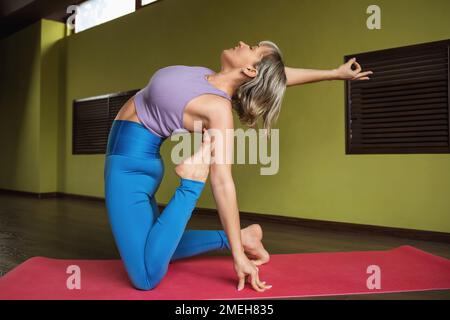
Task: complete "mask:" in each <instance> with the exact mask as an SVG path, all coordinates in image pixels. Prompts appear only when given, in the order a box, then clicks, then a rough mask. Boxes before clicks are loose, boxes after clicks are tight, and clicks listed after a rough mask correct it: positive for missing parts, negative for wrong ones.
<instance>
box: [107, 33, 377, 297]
mask: <svg viewBox="0 0 450 320" xmlns="http://www.w3.org/2000/svg"><path fill="white" fill-rule="evenodd" d="M354 62H355V61H354V60H353V61H349V62H348V63H347V64H345V65H342V66H341V67H340V68H339V69H335V70H331V71H326V70H309V69H293V68H288V67H285V66H284V63H283V60H282V53H281V51H280V50H279V48H278V47H277V46H276V45H275V44H274V43H273V42H270V41H262V42H260V43H259V44H258V45H257V46H252V47H250V46H248V45H247V44H245V43H244V42H242V41H240V42H239V45H238V46H236V47H235V48H230V49H227V50H224V51H223V52H222V54H221V65H222V68H221V72H219V73H214V72H213V71H212V70H211V69H208V68H205V67H191V66H181V65H176V66H169V67H165V68H162V69H159V70H158V71H157V72H156V73H155V74H154V75H153V77H152V78H151V80H150V82H149V83H148V85H147V86H146V87H145V88H143V89H142V90H140V91H139V92H138V93H137V94H136V95H135V96H134V97H133V98H131V99H130V100H129V101H128V102H127V103H126V104H125V105H124V106H123V107H122V108H121V110H120V111H119V113H118V114H117V116H116V118H115V119H114V121H113V125H112V127H111V131H110V133H109V137H108V146H107V152H106V161H105V171H104V178H105V201H106V207H107V212H108V216H109V219H110V223H111V227H112V231H113V235H114V238H115V241H116V244H117V247H118V250H119V253H120V255H121V258H122V260H123V262H124V265H125V269H126V271H127V273H128V275H129V277H130V279H131V282H132V283H133V285H134V286H135V287H136V288H137V289H141V290H150V289H153V288H155V287H156V286H157V285H158V284H159V283H160V282H161V280H162V279H163V277H164V275H165V274H166V273H167V269H168V265H169V263H170V262H171V261H174V260H177V259H181V258H184V257H190V256H194V255H198V254H201V253H205V252H208V251H212V250H218V249H228V250H231V252H232V256H233V259H234V269H235V271H236V273H237V276H238V279H239V282H238V290H241V289H243V287H244V285H245V280H246V278H247V276H249V282H250V283H251V285H252V287H253V288H254V289H255V290H256V291H259V292H262V291H265V290H267V289H269V288H270V287H271V286H268V285H267V284H266V283H265V282H264V281H261V280H260V279H259V275H258V267H257V266H258V265H261V264H264V263H267V262H268V261H269V254H268V252H267V251H266V250H265V249H264V246H263V245H262V242H261V240H262V230H261V227H260V226H259V225H258V224H253V225H250V226H248V227H247V228H244V229H242V230H240V222H239V211H238V207H237V201H236V192H235V186H234V182H233V178H232V174H231V165H230V164H229V163H226V162H225V161H216V162H215V163H210V159H211V156H215V153H216V151H217V150H215V147H214V146H215V144H214V141H213V140H212V139H211V138H210V136H209V133H208V131H207V130H206V129H215V130H216V131H217V130H218V131H219V132H222V133H223V136H225V132H226V130H227V129H233V115H232V110H233V109H234V110H235V111H236V112H237V114H238V115H239V118H240V120H241V121H242V122H243V123H245V124H247V125H248V126H250V127H254V126H255V125H256V122H257V121H258V119H262V120H263V125H264V128H265V129H267V130H268V131H267V132H268V133H269V134H270V128H271V125H272V123H273V122H275V121H276V119H277V118H278V115H279V112H280V107H281V101H282V98H283V95H284V92H285V89H286V87H287V86H290V85H296V84H301V83H308V82H314V81H320V80H325V79H327V80H331V79H354V80H356V79H360V80H365V79H368V77H366V75H367V74H368V73H370V72H366V73H360V71H361V68H360V66H359V65H358V64H357V66H358V69H356V70H355V71H353V70H351V65H352V64H353V63H354ZM194 121H201V124H202V132H203V142H202V145H201V147H200V148H199V150H198V151H197V152H196V153H195V154H194V155H192V156H191V157H189V158H187V159H185V160H184V161H183V162H182V163H180V164H179V165H177V166H176V167H175V172H176V174H177V175H178V176H179V177H180V184H179V186H178V187H177V189H176V190H175V193H174V195H173V197H172V198H171V200H170V201H169V203H168V204H167V206H166V207H165V209H164V210H163V212H161V213H160V212H159V210H158V206H157V202H156V199H155V193H156V191H157V190H158V187H159V185H160V183H161V179H162V177H163V174H164V164H163V161H162V159H161V156H160V153H159V151H160V147H161V144H162V143H163V142H164V141H165V139H166V138H167V137H169V136H170V135H172V134H173V133H175V132H177V131H184V132H185V131H188V132H194V131H195V129H196V128H194ZM232 150H233V144H232V141H230V143H226V144H224V145H223V150H222V154H223V155H225V157H226V155H230V154H232ZM208 174H210V180H211V186H212V191H213V195H214V198H215V201H216V203H217V208H218V211H219V216H220V219H221V222H222V225H223V227H224V230H185V227H186V225H187V223H188V221H189V219H190V217H191V214H192V211H193V209H194V208H195V205H196V203H197V200H198V198H199V197H200V195H201V192H202V190H203V188H204V186H205V182H206V179H207V177H208Z"/></svg>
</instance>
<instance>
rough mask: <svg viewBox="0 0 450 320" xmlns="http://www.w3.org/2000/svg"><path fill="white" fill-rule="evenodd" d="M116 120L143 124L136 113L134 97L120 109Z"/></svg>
mask: <svg viewBox="0 0 450 320" xmlns="http://www.w3.org/2000/svg"><path fill="white" fill-rule="evenodd" d="M114 120H128V121H134V122H137V123H141V121H140V120H139V118H138V116H137V113H136V105H135V104H134V96H133V97H131V98H130V99H128V101H127V102H125V104H124V105H123V106H122V107H121V108H120V110H119V112H118V113H117V115H116V117H115V118H114Z"/></svg>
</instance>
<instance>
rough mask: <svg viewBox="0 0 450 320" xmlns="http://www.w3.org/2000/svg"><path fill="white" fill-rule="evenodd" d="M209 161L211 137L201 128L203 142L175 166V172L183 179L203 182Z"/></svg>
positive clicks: (207, 172)
mask: <svg viewBox="0 0 450 320" xmlns="http://www.w3.org/2000/svg"><path fill="white" fill-rule="evenodd" d="M210 162H211V137H210V135H209V133H208V131H207V130H206V129H203V142H202V144H201V146H200V148H199V149H198V150H197V151H196V152H195V153H194V154H193V155H192V156H190V157H188V158H186V159H184V160H183V161H182V162H181V163H180V164H179V165H177V166H176V167H175V173H176V174H177V175H178V176H179V177H180V178H184V179H191V180H197V181H202V182H205V181H206V179H207V178H208V174H209V165H210Z"/></svg>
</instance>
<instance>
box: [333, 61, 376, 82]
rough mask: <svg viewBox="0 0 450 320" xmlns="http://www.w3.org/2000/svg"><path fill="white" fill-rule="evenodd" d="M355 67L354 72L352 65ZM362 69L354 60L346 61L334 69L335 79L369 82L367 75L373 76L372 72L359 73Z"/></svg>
mask: <svg viewBox="0 0 450 320" xmlns="http://www.w3.org/2000/svg"><path fill="white" fill-rule="evenodd" d="M353 64H355V65H356V70H352V65H353ZM361 71H362V68H361V66H360V65H359V63H358V62H356V58H352V59H350V60H348V61H347V62H346V63H344V64H343V65H341V66H340V67H339V68H337V69H335V72H336V77H337V79H338V80H369V79H370V78H369V77H367V75H369V74H373V72H372V71H365V72H361Z"/></svg>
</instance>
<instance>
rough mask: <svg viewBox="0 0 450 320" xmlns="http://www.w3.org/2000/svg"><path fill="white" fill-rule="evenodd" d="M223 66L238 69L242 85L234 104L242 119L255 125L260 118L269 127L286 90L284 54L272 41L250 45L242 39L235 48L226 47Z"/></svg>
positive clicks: (275, 119) (222, 58)
mask: <svg viewBox="0 0 450 320" xmlns="http://www.w3.org/2000/svg"><path fill="white" fill-rule="evenodd" d="M221 63H222V69H223V70H233V69H236V70H239V77H240V78H241V80H242V81H241V82H239V83H241V85H240V86H239V87H238V88H237V90H236V91H235V93H234V94H233V97H232V104H233V108H234V109H235V110H236V112H237V114H238V115H239V118H240V120H241V122H242V123H244V124H246V125H248V126H250V127H255V126H256V124H257V121H258V119H259V118H262V120H263V127H264V128H265V129H267V130H268V134H269V136H270V129H271V127H272V124H273V123H274V122H276V121H277V119H278V116H279V113H280V110H281V104H282V99H283V96H284V93H285V91H286V82H287V78H286V74H285V71H284V62H283V55H282V53H281V50H280V49H279V48H278V46H277V45H276V44H275V43H273V42H271V41H261V42H259V43H258V45H254V46H249V45H247V44H246V43H244V42H242V41H239V45H238V46H236V47H235V48H231V49H227V50H224V51H223V53H222V56H221Z"/></svg>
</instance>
